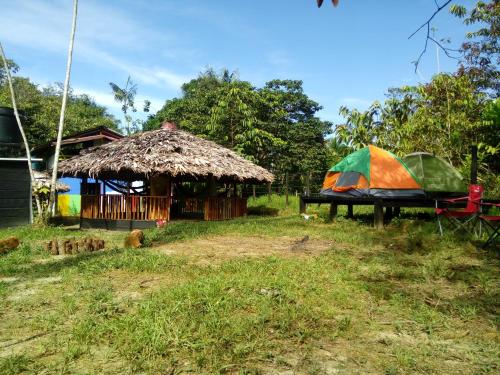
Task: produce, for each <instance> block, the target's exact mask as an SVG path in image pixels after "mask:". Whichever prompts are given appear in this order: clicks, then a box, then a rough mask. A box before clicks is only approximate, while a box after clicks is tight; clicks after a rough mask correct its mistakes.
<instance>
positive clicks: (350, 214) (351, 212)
mask: <svg viewBox="0 0 500 375" xmlns="http://www.w3.org/2000/svg"><path fill="white" fill-rule="evenodd" d="M347 217H348V218H349V219H352V218H353V217H354V212H353V208H352V204H348V205H347Z"/></svg>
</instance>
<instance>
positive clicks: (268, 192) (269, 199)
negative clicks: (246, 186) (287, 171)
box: [267, 183, 271, 203]
mask: <svg viewBox="0 0 500 375" xmlns="http://www.w3.org/2000/svg"><path fill="white" fill-rule="evenodd" d="M267 201H268V202H269V203H271V183H268V184H267Z"/></svg>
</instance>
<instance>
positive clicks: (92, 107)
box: [0, 77, 118, 147]
mask: <svg viewBox="0 0 500 375" xmlns="http://www.w3.org/2000/svg"><path fill="white" fill-rule="evenodd" d="M12 84H13V87H14V91H15V92H16V99H17V106H18V108H19V110H20V116H21V119H22V121H23V127H24V130H25V132H26V137H27V138H28V143H29V144H30V145H31V147H36V146H39V145H42V144H45V143H48V142H49V141H50V140H51V139H54V138H56V136H57V124H58V121H59V110H60V106H61V101H62V95H63V87H62V85H61V84H54V85H50V86H48V87H44V88H42V89H40V88H39V87H38V86H37V85H35V84H34V83H32V82H31V81H30V80H29V79H28V78H24V77H13V79H12ZM0 105H5V106H9V105H10V94H9V87H8V85H7V84H4V85H0ZM98 126H106V127H109V128H112V129H118V121H117V120H116V119H115V118H114V117H113V116H112V115H110V114H108V113H107V110H106V108H105V107H103V106H99V105H97V104H96V103H95V101H94V100H93V99H92V98H90V97H89V96H88V95H86V94H82V95H75V94H74V93H73V92H72V90H71V88H70V89H69V90H68V99H67V107H66V115H65V125H64V130H63V136H67V135H70V134H73V133H76V132H80V131H84V130H86V129H90V128H94V127H98Z"/></svg>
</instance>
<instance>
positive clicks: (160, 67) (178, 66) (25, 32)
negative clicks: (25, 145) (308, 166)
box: [0, 0, 474, 122]
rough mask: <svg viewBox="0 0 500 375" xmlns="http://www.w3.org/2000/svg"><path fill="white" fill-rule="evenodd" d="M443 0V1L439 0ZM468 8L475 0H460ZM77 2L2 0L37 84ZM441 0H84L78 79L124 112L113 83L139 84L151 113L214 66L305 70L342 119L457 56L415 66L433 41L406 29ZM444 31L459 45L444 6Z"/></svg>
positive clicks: (315, 94)
mask: <svg viewBox="0 0 500 375" xmlns="http://www.w3.org/2000/svg"><path fill="white" fill-rule="evenodd" d="M436 1H437V2H438V3H443V2H444V0H436ZM457 2H459V3H460V4H463V5H465V6H467V7H468V8H470V7H471V6H472V5H473V3H474V1H472V0H458V1H457ZM71 6H72V1H71V0H64V1H63V0H50V1H49V0H47V1H43V0H16V1H12V0H0V9H2V15H1V18H2V22H1V23H0V41H1V42H2V43H3V45H4V49H5V51H6V54H7V55H8V57H10V58H12V59H14V60H15V61H16V62H17V63H18V64H19V65H20V67H21V70H20V72H19V75H22V76H28V77H30V78H31V79H32V80H33V81H34V82H36V83H38V84H40V85H46V84H48V83H52V82H62V81H63V80H64V73H65V66H66V54H67V46H68V39H69V31H70V24H71ZM435 8H436V5H435V2H434V0H383V1H374V0H341V1H340V5H339V6H338V7H337V8H334V7H333V6H332V5H331V3H330V1H328V0H327V1H325V4H323V7H322V8H320V9H318V8H317V7H316V1H315V0H252V1H243V0H231V1H230V0H211V1H206V0H177V1H168V0H163V1H154V0H148V1H146V0H144V1H140V0H137V1H132V0H108V1H98V0H80V1H79V18H78V24H77V33H76V40H75V54H74V60H73V70H72V78H71V84H72V86H73V88H74V90H75V91H76V92H77V93H83V92H85V93H88V94H89V95H90V96H92V97H93V98H94V99H95V100H96V101H97V102H98V103H100V104H102V105H105V106H107V107H108V108H109V111H110V112H111V113H113V114H115V115H117V117H118V118H121V117H120V113H119V105H118V104H116V103H114V102H113V98H112V95H111V90H110V87H109V84H108V83H109V82H110V81H112V82H115V83H117V84H119V85H124V84H125V81H126V79H127V76H128V75H129V74H130V75H131V77H132V79H133V80H134V81H135V82H136V83H137V84H138V98H137V99H138V101H142V100H144V99H149V100H151V101H152V111H153V112H154V111H156V110H158V109H160V108H161V106H162V105H163V103H164V101H165V100H166V99H170V98H173V97H176V96H179V95H180V86H181V85H182V83H183V82H186V81H188V80H190V79H192V78H195V77H196V76H197V75H198V73H199V72H200V71H202V70H204V69H205V68H206V67H209V66H210V67H213V68H214V69H216V70H219V69H222V68H228V69H229V70H231V71H237V72H238V73H239V77H240V79H242V80H248V81H250V82H252V83H253V84H254V85H255V86H262V85H263V84H264V83H265V82H266V81H268V80H271V79H275V78H280V79H301V80H303V81H304V89H305V92H306V93H307V94H308V95H309V96H310V97H311V98H313V99H314V100H316V101H318V102H319V103H320V104H321V105H322V106H323V107H324V109H323V110H322V111H321V113H320V116H321V117H322V118H323V119H325V120H330V121H333V122H338V121H340V119H341V118H340V117H339V115H338V109H339V107H340V106H341V105H347V106H348V107H357V108H360V109H363V108H366V107H367V106H368V105H369V104H370V103H371V102H372V101H373V100H383V98H384V93H385V92H386V90H387V88H388V87H393V86H401V85H411V84H416V83H418V82H425V81H427V80H429V79H430V77H431V76H432V75H433V74H435V73H437V71H438V68H439V69H440V71H454V70H455V69H456V65H457V62H456V61H455V60H451V59H449V58H447V57H446V56H444V54H443V53H440V54H439V67H438V59H437V57H436V49H435V47H434V46H431V48H429V50H428V52H427V54H426V55H425V56H424V58H423V60H422V62H421V65H420V69H419V72H418V73H415V72H414V67H413V65H412V64H411V62H412V61H414V60H415V59H416V57H417V56H418V54H419V53H420V51H421V49H422V48H423V45H424V40H425V35H424V32H423V31H422V32H421V33H419V34H417V35H416V36H415V37H414V38H413V39H411V40H408V36H409V35H410V34H411V33H412V32H413V31H414V30H415V29H416V28H417V27H418V26H420V25H421V24H422V23H423V22H424V21H425V20H426V19H427V18H428V17H429V16H430V15H431V14H432V13H433V11H434V10H435ZM433 24H434V26H435V27H436V28H437V29H438V31H437V34H436V36H437V37H438V38H441V37H449V38H451V42H452V43H451V46H455V47H457V46H459V44H460V43H461V42H462V41H463V39H464V35H465V32H466V29H465V27H464V26H463V24H462V22H461V20H459V19H457V18H455V17H453V16H451V15H449V13H448V11H447V10H446V11H443V12H441V13H440V14H439V15H438V16H437V17H436V18H435V21H434V23H433Z"/></svg>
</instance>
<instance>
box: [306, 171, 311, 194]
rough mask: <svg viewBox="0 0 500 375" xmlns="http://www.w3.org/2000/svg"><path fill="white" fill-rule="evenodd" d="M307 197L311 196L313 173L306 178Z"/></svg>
mask: <svg viewBox="0 0 500 375" xmlns="http://www.w3.org/2000/svg"><path fill="white" fill-rule="evenodd" d="M306 195H307V196H309V195H311V172H309V173H308V174H307V176H306Z"/></svg>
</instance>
